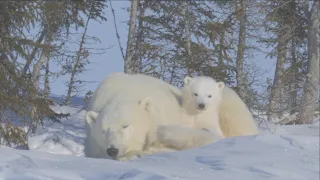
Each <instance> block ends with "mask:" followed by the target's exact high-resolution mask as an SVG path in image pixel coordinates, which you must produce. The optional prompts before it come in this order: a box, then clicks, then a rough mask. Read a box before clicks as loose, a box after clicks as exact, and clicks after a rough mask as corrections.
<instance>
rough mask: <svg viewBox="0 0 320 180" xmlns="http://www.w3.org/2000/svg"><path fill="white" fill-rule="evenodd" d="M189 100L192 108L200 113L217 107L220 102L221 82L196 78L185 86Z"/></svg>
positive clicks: (208, 78) (222, 86)
mask: <svg viewBox="0 0 320 180" xmlns="http://www.w3.org/2000/svg"><path fill="white" fill-rule="evenodd" d="M185 86H188V88H189V91H188V93H189V98H190V101H191V102H192V104H193V105H194V108H195V109H197V110H199V111H202V110H206V109H208V108H211V107H214V106H217V105H218V104H219V103H220V101H221V96H222V95H221V92H222V89H223V88H224V83H223V82H216V81H215V80H214V79H212V78H210V77H196V78H193V79H191V80H190V81H189V82H188V81H187V84H185Z"/></svg>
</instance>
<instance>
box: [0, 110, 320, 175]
mask: <svg viewBox="0 0 320 180" xmlns="http://www.w3.org/2000/svg"><path fill="white" fill-rule="evenodd" d="M55 110H56V111H57V112H59V111H60V112H64V113H66V112H70V114H71V115H72V117H70V118H68V119H65V120H63V123H62V124H54V123H51V122H46V124H45V128H44V129H42V128H39V129H38V130H37V133H36V135H33V136H30V138H29V144H30V149H31V150H30V151H27V150H15V149H11V148H8V147H4V146H1V147H0V180H2V179H10V180H11V179H12V180H16V179H17V180H40V179H41V180H49V179H50V180H51V179H52V180H83V179H88V180H100V179H101V180H102V179H103V180H105V179H137V180H147V179H148V180H163V179H184V180H187V179H188V180H189V179H194V180H215V179H217V180H237V179H239V180H262V179H272V180H319V168H320V167H319V123H317V124H314V125H303V126H277V127H275V126H274V125H271V124H265V125H264V126H262V127H261V131H262V134H261V135H258V136H247V137H236V138H228V139H224V140H221V141H219V142H217V143H215V144H212V145H208V146H205V147H202V148H195V149H190V150H186V151H180V152H171V153H162V154H156V155H152V156H145V157H142V158H140V159H136V160H133V161H127V162H119V161H112V160H107V159H92V158H85V157H83V140H84V137H85V131H84V122H83V117H84V113H85V112H84V111H81V112H79V113H77V111H78V110H79V109H77V108H71V107H55ZM269 129H271V131H272V132H273V131H274V130H275V132H274V133H273V134H272V133H270V131H269Z"/></svg>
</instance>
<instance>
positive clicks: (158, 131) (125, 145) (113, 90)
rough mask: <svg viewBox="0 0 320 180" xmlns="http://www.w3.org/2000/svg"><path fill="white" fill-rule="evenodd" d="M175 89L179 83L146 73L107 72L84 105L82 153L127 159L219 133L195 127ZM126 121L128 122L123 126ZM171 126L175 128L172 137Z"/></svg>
mask: <svg viewBox="0 0 320 180" xmlns="http://www.w3.org/2000/svg"><path fill="white" fill-rule="evenodd" d="M179 93H181V92H180V90H179V89H178V88H175V87H174V86H171V85H169V84H167V83H165V82H163V81H161V80H158V79H156V78H152V77H148V76H145V75H139V74H136V75H126V74H123V73H116V74H113V75H110V76H109V77H107V78H106V80H104V81H103V82H102V83H101V84H100V85H99V87H98V89H97V90H96V92H95V94H94V96H93V97H94V98H93V99H91V100H90V103H89V106H88V112H87V114H86V132H87V137H86V139H85V155H86V156H87V157H102V158H104V157H106V156H109V157H110V156H111V158H112V159H127V158H129V159H130V158H131V157H132V156H135V155H139V154H144V153H145V152H146V153H150V152H157V151H161V150H166V149H174V150H182V149H187V148H191V147H196V146H203V145H206V144H209V143H212V142H215V141H217V140H218V139H219V138H220V137H216V136H215V134H213V133H210V132H205V131H203V130H195V129H193V127H194V121H193V118H192V117H189V116H188V115H186V113H185V112H184V109H183V108H181V107H180V103H179V97H180V96H179ZM146 98H147V100H146ZM138 102H140V103H138ZM130 123H131V124H130ZM128 125H130V126H129V127H130V128H125V129H123V128H121V127H127V126H128ZM106 131H107V132H109V131H110V132H111V133H109V136H107V137H108V139H105V138H104V137H106V134H105V132H106ZM173 132H176V133H177V134H176V135H175V136H174V137H173V135H172V133H173ZM170 133H171V134H170ZM115 134H117V135H116V136H115ZM143 140H145V141H144V142H142V141H143ZM117 141H118V142H117ZM110 149H111V150H110ZM108 152H109V153H108ZM114 152H117V153H114ZM115 154H116V155H115Z"/></svg>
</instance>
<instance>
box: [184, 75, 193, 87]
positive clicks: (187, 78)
mask: <svg viewBox="0 0 320 180" xmlns="http://www.w3.org/2000/svg"><path fill="white" fill-rule="evenodd" d="M191 80H192V77H189V76H186V77H185V78H184V80H183V82H184V85H187V84H189V83H190V81H191Z"/></svg>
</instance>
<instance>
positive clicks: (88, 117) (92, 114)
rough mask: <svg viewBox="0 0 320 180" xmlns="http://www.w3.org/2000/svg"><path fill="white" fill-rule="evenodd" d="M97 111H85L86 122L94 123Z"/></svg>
mask: <svg viewBox="0 0 320 180" xmlns="http://www.w3.org/2000/svg"><path fill="white" fill-rule="evenodd" d="M98 115H99V113H97V112H94V111H88V112H87V113H86V121H87V123H88V124H91V123H96V119H97V117H98Z"/></svg>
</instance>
